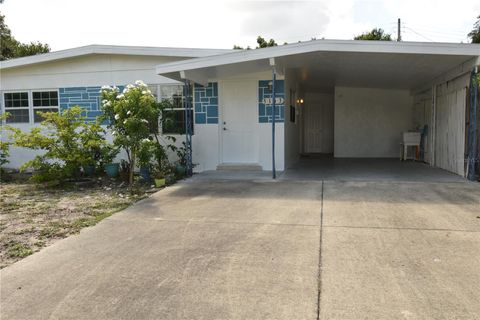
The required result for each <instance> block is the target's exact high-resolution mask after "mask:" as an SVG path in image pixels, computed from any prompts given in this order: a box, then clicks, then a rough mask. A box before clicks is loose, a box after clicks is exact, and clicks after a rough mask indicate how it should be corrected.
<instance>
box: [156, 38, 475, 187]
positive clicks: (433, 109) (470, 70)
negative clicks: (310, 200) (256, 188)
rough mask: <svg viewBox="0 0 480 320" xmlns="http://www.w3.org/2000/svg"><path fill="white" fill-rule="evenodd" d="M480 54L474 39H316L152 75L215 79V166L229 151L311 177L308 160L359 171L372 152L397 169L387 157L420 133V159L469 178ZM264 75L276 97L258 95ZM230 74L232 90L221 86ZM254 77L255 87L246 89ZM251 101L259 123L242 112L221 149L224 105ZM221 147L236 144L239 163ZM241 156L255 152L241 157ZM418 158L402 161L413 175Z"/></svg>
mask: <svg viewBox="0 0 480 320" xmlns="http://www.w3.org/2000/svg"><path fill="white" fill-rule="evenodd" d="M479 53H480V45H475V44H447V43H418V42H384V41H378V42H377V41H334V40H315V41H309V42H305V43H297V44H291V45H284V46H279V47H273V48H266V49H260V50H246V51H239V52H234V53H227V54H222V55H217V56H212V57H203V58H197V59H191V60H187V61H179V62H174V63H168V64H163V65H159V66H157V73H158V74H161V75H163V76H167V77H169V78H172V79H176V80H181V81H185V82H186V83H191V82H194V83H196V84H200V85H204V86H207V85H208V84H209V83H211V82H218V83H219V91H220V92H219V108H218V112H219V125H218V132H217V133H215V134H217V135H218V137H216V138H215V141H219V142H218V145H219V149H220V151H219V156H218V165H223V164H224V163H225V162H227V161H225V160H224V159H225V158H227V159H228V160H229V161H228V162H233V163H235V164H236V165H238V164H243V165H246V166H251V165H257V164H259V167H261V168H262V169H263V170H273V171H275V169H277V170H284V169H286V170H287V173H288V169H289V168H293V169H299V168H300V169H303V170H304V171H305V172H306V174H307V175H308V170H307V169H308V168H309V167H310V168H311V169H312V170H317V171H318V170H322V166H324V167H323V169H328V168H329V167H331V166H332V165H335V164H337V167H338V165H339V163H340V164H341V165H346V164H350V165H351V168H352V169H353V168H357V170H360V171H361V170H362V168H367V167H368V164H369V159H371V165H372V166H375V165H377V164H378V163H381V164H382V166H383V167H384V168H385V170H387V171H388V165H389V163H391V165H392V170H395V168H397V167H398V165H399V164H398V162H399V160H397V162H393V160H390V161H385V160H386V159H398V158H399V153H400V144H401V143H402V142H403V141H402V134H403V133H404V132H421V133H422V138H421V140H422V143H421V150H418V151H417V150H415V152H414V153H416V154H415V156H416V158H417V160H420V161H421V162H422V163H426V164H428V165H431V166H434V167H438V168H441V169H444V170H446V171H449V172H452V173H455V174H457V175H460V176H463V177H466V176H469V178H471V179H472V180H474V179H476V177H475V170H476V169H475V164H476V163H477V161H476V159H477V154H478V144H477V140H478V131H477V122H478V117H477V116H476V108H477V107H476V105H477V100H476V97H477V90H476V86H474V85H472V79H473V78H474V77H475V76H476V74H477V70H478V65H479V64H480V58H479ZM274 78H276V79H278V80H279V81H280V82H278V84H277V81H273V79H274ZM262 80H263V81H264V82H265V81H266V80H269V82H268V83H269V87H268V88H266V89H265V90H270V92H269V94H270V97H271V96H274V97H276V99H271V98H270V100H268V99H265V98H264V99H263V100H261V98H262V96H261V93H258V94H257V92H259V91H260V89H261V88H260V83H261V81H262ZM232 81H236V82H234V83H235V87H234V88H233V89H232V88H227V86H226V85H225V84H227V83H232ZM241 81H243V82H241ZM253 82H258V83H259V85H258V91H257V90H255V91H254V90H251V87H249V86H248V83H253ZM244 84H245V85H244ZM276 87H277V89H276ZM280 87H281V89H280V90H279V89H278V88H280ZM223 88H225V90H223ZM227 89H228V90H227ZM474 89H475V90H474ZM276 90H279V91H276ZM222 91H223V92H222ZM233 101H234V102H235V103H233ZM195 102H196V101H195V98H194V99H193V103H194V104H195ZM276 104H277V105H276ZM252 105H254V107H253V108H254V109H257V113H258V118H259V120H258V123H255V125H256V126H257V127H258V129H257V127H253V126H252V121H255V122H256V117H255V118H253V117H250V118H248V117H245V118H244V119H242V120H241V121H237V123H236V125H237V126H238V127H243V128H244V130H243V131H244V133H243V135H239V136H238V137H237V139H236V140H228V141H229V143H228V144H227V147H228V148H227V147H226V146H225V143H223V145H222V139H225V138H224V137H225V136H226V133H225V132H229V130H231V129H230V127H229V124H230V122H231V121H232V120H231V118H228V120H229V121H225V119H226V118H227V116H226V115H227V114H231V112H230V111H229V110H233V109H235V110H237V112H235V113H234V115H235V116H236V117H241V116H242V113H247V110H249V109H252V108H251V106H252ZM256 105H258V108H256ZM262 107H263V108H265V110H266V119H267V120H266V121H264V123H262V118H261V115H262V114H261V113H262V110H264V109H262ZM272 109H273V110H275V111H274V112H273V114H275V116H274V117H272V111H271V110H272ZM252 110H253V109H252ZM232 130H233V129H232ZM275 130H276V131H275ZM272 133H273V134H272ZM267 135H268V136H269V139H266V136H267ZM267 140H268V141H267ZM245 142H246V143H245ZM267 142H268V144H267ZM237 144H238V146H237ZM245 145H246V146H245ZM222 147H223V149H229V150H233V151H231V152H233V153H235V151H238V150H240V152H238V155H236V156H237V157H238V161H232V159H233V160H236V158H235V157H232V156H230V155H229V154H228V155H227V156H226V155H225V151H223V153H222V150H221V149H222ZM193 148H194V149H195V146H193ZM249 148H251V149H249ZM255 148H256V149H255ZM411 151H414V150H411ZM229 152H230V151H229ZM247 153H248V154H252V156H251V157H250V158H249V157H245V158H243V157H242V155H243V154H247ZM268 154H269V155H270V159H271V160H270V161H268V159H267V158H268V157H267V156H266V155H268ZM194 158H195V155H194ZM311 159H314V160H311ZM318 159H321V161H319V160H318ZM340 159H350V160H349V161H342V160H340ZM355 159H357V161H355ZM200 161H201V159H200ZM227 164H228V163H227ZM365 164H367V166H365ZM422 165H423V164H421V163H418V164H414V165H412V164H406V165H404V166H403V167H401V168H403V169H405V170H406V169H408V168H411V169H412V171H411V172H410V173H413V172H417V174H419V175H420V174H423V170H417V169H418V168H419V166H422ZM403 169H402V170H403ZM402 170H400V171H399V172H400V173H399V174H401V171H402ZM405 172H406V171H405Z"/></svg>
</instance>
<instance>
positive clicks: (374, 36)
mask: <svg viewBox="0 0 480 320" xmlns="http://www.w3.org/2000/svg"><path fill="white" fill-rule="evenodd" d="M353 39H354V40H381V41H392V35H391V34H389V33H385V31H383V29H382V28H374V29H372V31H370V32H365V33H362V34H360V35H358V36H355V38H353Z"/></svg>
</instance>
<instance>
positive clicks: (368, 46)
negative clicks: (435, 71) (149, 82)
mask: <svg viewBox="0 0 480 320" xmlns="http://www.w3.org/2000/svg"><path fill="white" fill-rule="evenodd" d="M316 51H318V52H322V51H323V52H364V53H369V52H370V53H392V54H394V53H397V54H398V53H399V54H432V55H466V56H479V55H480V44H456V43H436V42H397V41H362V40H313V41H308V42H300V43H293V44H288V45H282V46H277V47H270V48H263V49H256V50H236V52H230V53H225V54H220V55H216V56H210V57H201V58H194V59H190V60H184V61H176V62H170V63H165V64H160V65H158V66H157V67H156V72H157V74H165V73H171V72H178V71H180V70H192V69H200V68H208V67H213V66H220V65H227V64H235V63H241V62H248V61H253V60H259V59H271V58H276V57H282V56H289V55H295V54H302V53H310V52H316Z"/></svg>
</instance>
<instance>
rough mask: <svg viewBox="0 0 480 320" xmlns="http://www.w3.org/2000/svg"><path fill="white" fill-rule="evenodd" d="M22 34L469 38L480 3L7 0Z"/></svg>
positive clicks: (122, 40) (213, 39)
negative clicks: (374, 32)
mask: <svg viewBox="0 0 480 320" xmlns="http://www.w3.org/2000/svg"><path fill="white" fill-rule="evenodd" d="M0 12H1V13H2V14H3V15H5V20H6V23H7V25H8V26H9V27H10V29H11V30H12V34H13V35H14V37H15V38H16V39H17V40H19V41H22V42H30V41H40V42H43V43H48V44H49V45H50V47H51V48H52V50H54V51H55V50H61V49H68V48H73V47H78V46H83V45H89V44H111V45H139V46H159V47H189V48H226V49H230V48H232V47H233V45H234V44H236V45H240V46H243V47H246V46H251V47H255V45H256V38H257V36H258V35H261V36H263V37H265V38H267V39H270V38H273V39H275V40H276V41H277V43H279V44H283V43H284V42H288V43H291V42H297V41H306V40H311V39H312V38H317V39H321V38H325V39H352V38H353V37H354V36H355V35H358V34H360V33H362V32H365V31H369V30H371V29H372V28H374V27H379V28H383V29H384V30H385V31H386V32H387V33H391V34H392V35H393V36H394V37H395V38H396V34H397V19H398V18H401V21H402V28H401V31H402V40H404V41H425V42H430V41H437V42H457V43H458V42H468V38H467V34H468V32H469V31H471V30H472V28H473V24H474V22H475V21H476V17H477V16H478V15H480V1H479V0H455V1H452V0H448V1H444V0H402V1H388V0H383V1H380V0H378V1H377V0H367V1H357V0H319V1H228V0H227V1H226V0H224V1H213V0H197V1H184V0H168V1H161V0H157V1H154V0H133V1H132V0H130V1H124V0H82V1H73V0H4V3H3V4H0Z"/></svg>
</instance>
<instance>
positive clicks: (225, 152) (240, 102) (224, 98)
mask: <svg viewBox="0 0 480 320" xmlns="http://www.w3.org/2000/svg"><path fill="white" fill-rule="evenodd" d="M219 94H220V106H221V120H220V131H221V141H222V142H221V143H222V146H221V147H222V159H221V160H222V162H223V163H257V162H258V143H259V141H258V137H257V136H256V134H255V132H254V131H255V127H256V126H255V124H256V123H257V121H258V119H257V112H256V108H257V82H256V81H253V80H248V81H247V80H235V81H222V82H220V83H219Z"/></svg>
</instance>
